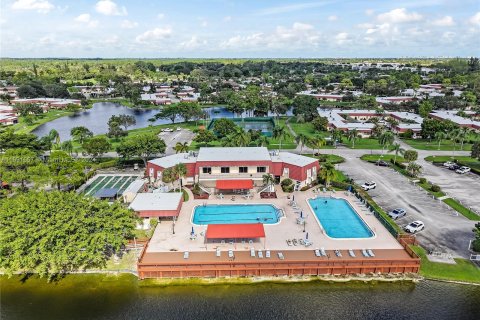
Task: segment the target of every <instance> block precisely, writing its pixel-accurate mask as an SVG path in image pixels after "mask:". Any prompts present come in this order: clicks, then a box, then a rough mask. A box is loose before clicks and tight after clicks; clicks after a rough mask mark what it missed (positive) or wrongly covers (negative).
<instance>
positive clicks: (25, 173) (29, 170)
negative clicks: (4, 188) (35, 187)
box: [0, 148, 41, 190]
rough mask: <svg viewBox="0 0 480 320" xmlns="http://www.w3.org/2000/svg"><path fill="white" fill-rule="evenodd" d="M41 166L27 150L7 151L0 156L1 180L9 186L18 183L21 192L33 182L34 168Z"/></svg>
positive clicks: (31, 152) (35, 157)
mask: <svg viewBox="0 0 480 320" xmlns="http://www.w3.org/2000/svg"><path fill="white" fill-rule="evenodd" d="M40 164H41V162H40V159H39V158H38V156H37V154H36V153H35V152H33V151H32V150H29V149H25V148H23V149H8V150H7V151H5V153H4V154H2V155H0V177H1V180H3V181H7V182H8V183H10V184H13V183H20V187H21V190H26V189H27V183H28V182H33V180H34V176H35V175H36V173H35V172H34V171H35V169H36V167H37V166H39V165H40Z"/></svg>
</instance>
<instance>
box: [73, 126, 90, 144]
mask: <svg viewBox="0 0 480 320" xmlns="http://www.w3.org/2000/svg"><path fill="white" fill-rule="evenodd" d="M70 135H71V136H72V137H73V138H74V139H75V140H77V141H78V142H79V143H81V144H82V143H84V142H85V140H87V139H88V138H91V137H92V136H93V132H92V131H90V130H89V129H88V128H87V127H83V126H79V127H73V128H72V129H71V130H70Z"/></svg>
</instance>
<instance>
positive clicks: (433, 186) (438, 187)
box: [430, 184, 441, 192]
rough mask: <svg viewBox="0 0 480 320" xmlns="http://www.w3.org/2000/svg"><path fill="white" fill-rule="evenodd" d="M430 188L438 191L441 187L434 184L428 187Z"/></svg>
mask: <svg viewBox="0 0 480 320" xmlns="http://www.w3.org/2000/svg"><path fill="white" fill-rule="evenodd" d="M430 190H432V191H433V192H440V190H441V188H440V186H439V185H436V184H434V185H432V186H431V187H430Z"/></svg>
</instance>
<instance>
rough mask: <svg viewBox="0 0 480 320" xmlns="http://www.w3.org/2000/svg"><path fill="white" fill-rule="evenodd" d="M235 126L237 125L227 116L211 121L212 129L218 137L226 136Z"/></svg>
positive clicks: (233, 130)
mask: <svg viewBox="0 0 480 320" xmlns="http://www.w3.org/2000/svg"><path fill="white" fill-rule="evenodd" d="M236 127H237V125H236V124H235V122H233V121H232V120H231V119H227V118H221V119H216V120H215V122H214V123H213V131H214V132H215V133H216V134H217V135H218V137H219V138H223V137H226V136H228V135H229V134H231V133H233V132H235V129H236Z"/></svg>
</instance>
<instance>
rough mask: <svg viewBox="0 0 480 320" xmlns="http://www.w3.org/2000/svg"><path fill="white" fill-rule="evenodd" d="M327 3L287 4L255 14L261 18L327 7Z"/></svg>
mask: <svg viewBox="0 0 480 320" xmlns="http://www.w3.org/2000/svg"><path fill="white" fill-rule="evenodd" d="M329 3H330V1H325V2H305V3H296V4H289V5H284V6H278V7H270V8H265V9H261V10H259V11H257V12H256V14H257V15H261V16H266V15H272V14H279V13H288V12H293V11H299V10H305V9H310V8H317V7H322V6H325V5H328V4H329Z"/></svg>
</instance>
